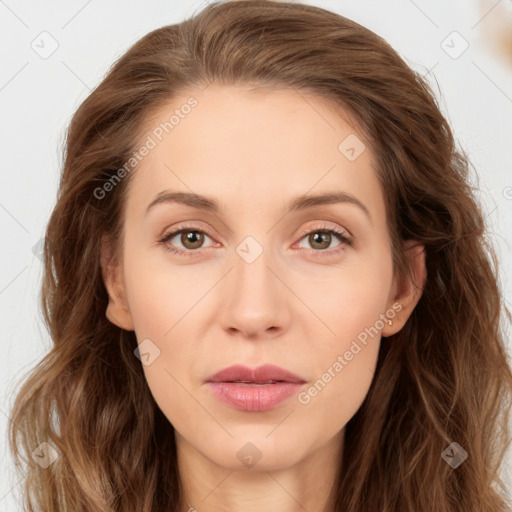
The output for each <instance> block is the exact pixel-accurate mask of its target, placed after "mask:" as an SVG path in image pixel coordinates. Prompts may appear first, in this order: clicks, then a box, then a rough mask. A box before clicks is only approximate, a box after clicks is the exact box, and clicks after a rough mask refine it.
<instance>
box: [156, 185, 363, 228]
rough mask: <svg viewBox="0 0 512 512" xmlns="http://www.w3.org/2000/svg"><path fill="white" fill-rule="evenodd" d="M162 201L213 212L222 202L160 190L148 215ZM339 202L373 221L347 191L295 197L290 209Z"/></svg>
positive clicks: (184, 193)
mask: <svg viewBox="0 0 512 512" xmlns="http://www.w3.org/2000/svg"><path fill="white" fill-rule="evenodd" d="M162 203H178V204H183V205H185V206H190V207H192V208H197V209H199V210H205V211H209V212H212V213H219V212H220V210H221V207H220V203H219V202H218V201H217V200H216V199H214V198H211V197H206V196H202V195H199V194H195V193H193V192H172V191H163V192H160V193H159V194H158V195H157V196H156V197H155V199H153V201H151V203H150V204H149V205H148V207H147V209H146V215H147V214H148V212H149V211H150V210H151V208H153V207H154V206H156V205H157V204H162ZM337 203H349V204H353V205H355V206H357V207H358V208H360V209H361V210H362V211H363V212H364V213H365V215H366V216H367V217H368V219H369V220H370V221H371V215H370V212H369V211H368V208H367V207H366V206H365V205H364V204H363V203H362V202H361V201H359V199H357V198H356V197H354V196H353V195H351V194H348V193H347V192H328V193H324V194H304V195H302V196H298V197H296V198H295V199H293V200H292V201H291V202H290V204H289V206H288V210H289V211H291V212H292V211H302V210H305V209H307V208H312V207H314V206H322V205H327V204H337Z"/></svg>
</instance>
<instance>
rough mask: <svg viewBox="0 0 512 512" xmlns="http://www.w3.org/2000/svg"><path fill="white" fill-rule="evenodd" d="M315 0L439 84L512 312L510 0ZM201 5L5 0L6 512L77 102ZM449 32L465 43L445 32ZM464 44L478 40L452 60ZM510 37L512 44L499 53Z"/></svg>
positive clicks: (1, 378)
mask: <svg viewBox="0 0 512 512" xmlns="http://www.w3.org/2000/svg"><path fill="white" fill-rule="evenodd" d="M306 3H309V4H311V5H317V6H320V7H324V8H327V9H330V10H332V11H335V12H337V13H339V14H341V15H343V16H346V17H348V18H352V19H353V20H355V21H357V22H359V23H361V24H362V25H364V26H366V27H368V28H369V29H371V30H373V31H375V32H377V33H378V34H379V35H381V36H383V37H384V38H385V39H386V40H387V41H388V42H389V43H390V44H391V46H393V47H394V48H395V49H396V50H397V51H398V52H399V53H400V54H401V55H402V57H403V58H404V59H405V60H406V62H407V63H408V64H409V65H410V66H411V67H413V69H415V70H417V71H420V72H421V73H422V74H426V75H427V77H428V79H429V81H430V82H431V83H432V84H433V85H434V90H435V91H436V95H437V96H438V98H439V100H440V102H441V106H442V110H443V113H444V114H445V116H446V117H447V119H448V121H449V122H450V124H451V126H452V128H453V129H454V133H455V136H456V138H457V139H458V141H459V143H460V145H461V146H462V147H463V148H464V149H465V150H466V151H467V153H468V155H469V157H470V159H471V161H472V163H473V164H474V166H475V168H476V170H477V172H478V176H479V180H478V185H479V188H480V190H481V199H482V202H483V203H484V210H485V212H486V222H487V225H488V231H489V236H490V237H491V238H492V240H493V241H494V243H495V244H496V247H497V250H498V255H499V258H500V263H501V268H500V279H501V286H502V290H503V296H504V298H505V300H506V301H507V306H508V307H509V308H510V307H511V303H512V300H511V296H512V289H511V282H510V276H511V275H512V272H511V270H512V268H511V265H512V255H511V249H510V239H509V237H508V235H509V234H510V233H511V232H512V215H511V213H512V173H511V169H512V165H511V164H512V162H511V160H512V158H511V154H510V145H511V141H512V122H511V118H512V0H452V1H451V2H447V1H446V0H428V1H427V0H414V1H412V0H388V1H386V2H378V1H376V0H359V1H357V2H354V1H349V0H341V1H334V0H330V1H329V0H322V1H320V0H310V1H308V2H306ZM205 5H206V0H197V1H192V0H175V1H172V0H167V1H163V0H152V1H151V2H144V3H143V2H142V1H140V0H139V1H130V2H127V1H124V2H122V1H121V0H115V1H110V2H109V3H108V4H107V3H106V2H100V1H99V0H88V1H87V0H73V1H67V2H65V1H64V0H60V1H56V0H52V1H47V2H41V3H39V2H36V1H23V0H22V1H18V2H15V1H14V0H5V1H4V0H0V40H1V45H2V49H3V52H2V54H1V55H0V59H1V63H0V102H1V122H0V130H1V134H0V155H1V159H2V166H1V172H2V186H1V188H0V226H1V247H2V260H1V262H2V264H1V266H0V313H1V319H0V329H1V334H2V342H1V349H2V351H1V357H2V358H1V364H0V392H1V397H0V436H1V437H0V461H1V462H0V471H1V474H0V512H7V511H9V512H11V511H13V512H14V511H18V510H20V506H19V503H20V501H19V495H18V492H19V489H20V488H21V486H20V485H18V484H19V481H18V479H17V478H16V474H15V472H14V470H13V466H12V462H11V459H10V454H9V451H8V447H7V438H6V426H7V415H8V414H9V410H10V406H11V404H12V399H13V394H12V391H13V388H14V386H15V384H16V382H17V380H18V379H19V378H20V377H21V375H22V374H23V373H24V372H25V371H27V370H29V369H30V368H31V367H32V366H33V365H34V363H36V362H37V361H38V360H39V359H40V358H41V357H42V356H43V354H44V353H46V352H47V351H48V349H49V347H50V340H49V338H48V335H47V333H46V332H45V330H44V327H43V324H42V322H41V314H40V310H39V302H38V301H39V287H40V282H41V275H42V266H41V262H40V259H39V258H38V256H37V255H36V254H35V253H37V251H34V250H33V248H34V246H37V244H38V242H39V241H40V240H41V238H42V237H43V236H44V229H45V225H46V222H47V220H48V218H49V215H50V212H51V210H52V207H53V205H54V202H55V197H56V190H57V185H58V178H59V172H60V152H61V150H62V147H63V136H64V131H65V128H66V126H67V124H68V122H69V120H70V118H71V115H72V114H73V112H74V111H75V109H76V108H77V107H78V105H79V104H80V103H81V102H82V101H83V100H84V99H85V97H86V96H87V95H88V94H89V92H90V91H91V90H92V89H93V88H94V87H95V86H96V85H97V84H98V83H99V82H100V80H101V78H102V77H103V75H104V74H105V73H106V71H107V69H108V67H109V66H110V65H111V64H112V63H113V62H114V60H115V59H116V58H118V57H119V56H120V55H121V54H122V53H124V52H125V51H126V50H127V49H128V47H129V46H130V45H131V44H132V43H134V42H135V41H136V40H137V39H139V38H140V37H142V36H143V35H144V34H146V33H147V32H149V31H150V30H153V29H155V28H158V27H160V26H163V25H168V24H172V23H177V22H180V21H182V20H183V19H184V18H185V17H188V16H191V15H192V14H193V13H194V12H196V11H198V10H200V9H202V8H203V7H204V6H205ZM44 31H46V32H48V33H49V34H50V35H51V38H53V39H55V41H56V42H57V43H56V44H58V48H57V49H56V51H55V52H54V53H53V54H52V55H50V56H49V57H48V58H46V59H43V58H41V57H40V56H39V55H38V53H36V51H35V50H34V49H33V48H32V46H35V45H37V44H38V45H39V47H42V46H43V43H41V39H42V38H46V39H45V43H44V45H45V48H46V49H47V50H48V48H51V46H50V45H51V38H50V36H45V35H43V36H41V35H40V34H41V33H42V32H44ZM453 31H457V32H458V33H459V34H460V36H462V38H463V39H462V38H460V37H459V36H457V35H455V36H453V35H451V36H450V34H451V33H452V32H453ZM507 34H508V35H507ZM448 36H450V37H449V38H448V39H446V38H447V37H448ZM464 40H465V41H467V43H468V44H469V47H468V48H467V50H466V51H465V52H464V53H462V54H461V55H460V56H459V57H458V58H453V54H454V53H456V52H457V53H458V52H459V51H460V50H461V49H463V46H461V45H463V44H465V43H464ZM443 41H445V42H444V43H443ZM507 44H508V45H509V50H508V53H507V52H506V51H504V50H503V48H504V47H505V45H507ZM448 46H451V47H452V48H451V50H450V49H449V47H448ZM445 49H446V50H448V51H449V52H450V51H451V52H452V56H450V55H449V54H448V53H447V52H446V51H445ZM40 51H42V50H40ZM507 333H508V334H509V333H510V331H509V330H508V328H507ZM508 343H510V336H508ZM509 346H510V345H509ZM468 463H469V461H468ZM511 466H512V459H511V458H510V456H509V458H508V459H507V464H506V470H507V472H508V476H507V475H504V476H505V478H506V479H507V482H508V486H509V489H512V478H511V475H512V469H511ZM17 504H18V505H17Z"/></svg>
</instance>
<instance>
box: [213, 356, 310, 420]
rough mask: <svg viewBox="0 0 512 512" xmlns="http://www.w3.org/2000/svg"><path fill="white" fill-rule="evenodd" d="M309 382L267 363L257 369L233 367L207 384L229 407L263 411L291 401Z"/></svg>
mask: <svg viewBox="0 0 512 512" xmlns="http://www.w3.org/2000/svg"><path fill="white" fill-rule="evenodd" d="M306 382H307V381H305V380H304V379H303V378H302V377H299V376H298V375H295V374H294V373H291V372H289V371H288V370H285V369H283V368H280V367H279V366H274V365H271V364H266V365H263V366H260V367H258V368H254V369H251V368H248V367H247V366H242V365H235V366H230V367H229V368H225V369H224V370H221V371H220V372H217V373H216V374H214V375H212V376H211V377H209V378H208V379H207V380H206V381H205V384H206V386H207V387H208V388H209V390H210V391H211V392H212V393H213V395H214V396H215V397H216V398H218V399H219V400H220V401H221V402H223V403H224V404H225V405H228V406H229V407H232V408H234V409H238V410H241V411H245V412H263V411H268V410H271V409H274V408H275V407H277V406H278V405H279V404H280V403H282V402H285V401H286V400H288V399H290V397H291V396H293V395H294V394H296V393H298V392H299V391H300V389H301V388H302V386H303V385H304V384H305V383H306Z"/></svg>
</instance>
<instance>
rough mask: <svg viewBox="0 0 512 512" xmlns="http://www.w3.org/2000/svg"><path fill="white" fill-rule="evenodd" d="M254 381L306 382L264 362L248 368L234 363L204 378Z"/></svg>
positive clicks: (216, 380) (218, 380)
mask: <svg viewBox="0 0 512 512" xmlns="http://www.w3.org/2000/svg"><path fill="white" fill-rule="evenodd" d="M236 381H241V382H254V383H265V382H268V381H274V382H276V381H281V382H294V383H298V384H303V383H304V382H306V381H305V380H304V379H303V378H302V377H299V376H298V375H295V374H294V373H292V372H289V371H288V370H285V369H284V368H280V367H279V366H275V365H273V364H264V365H262V366H258V367H257V368H249V367H248V366H243V365H240V364H236V365H234V366H229V367H227V368H224V369H223V370H221V371H220V372H217V373H215V374H214V375H211V376H210V377H208V379H206V382H236Z"/></svg>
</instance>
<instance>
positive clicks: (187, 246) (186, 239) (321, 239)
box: [159, 226, 352, 256]
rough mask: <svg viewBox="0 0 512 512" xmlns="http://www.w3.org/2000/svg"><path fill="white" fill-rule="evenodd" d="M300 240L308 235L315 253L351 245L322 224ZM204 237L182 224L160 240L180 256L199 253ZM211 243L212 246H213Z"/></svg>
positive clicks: (335, 231)
mask: <svg viewBox="0 0 512 512" xmlns="http://www.w3.org/2000/svg"><path fill="white" fill-rule="evenodd" d="M301 235H302V237H301V240H303V239H304V238H306V237H308V242H309V243H310V245H311V246H312V252H313V253H314V254H315V256H316V255H318V253H322V252H328V253H337V252H338V251H341V250H343V249H344V248H345V247H347V246H352V239H351V237H350V236H349V235H348V234H347V233H346V232H344V231H341V230H339V229H337V228H332V227H327V226H322V227H320V228H315V229H312V230H311V229H310V230H306V231H304V232H302V233H301ZM333 235H334V237H335V238H337V239H338V241H339V242H340V243H339V244H338V245H337V246H336V248H335V249H334V250H333V251H327V250H326V249H328V248H329V246H330V245H331V243H332V238H333ZM205 237H207V238H211V237H210V236H209V235H208V233H207V232H205V231H203V230H201V229H198V228H196V227H193V226H183V227H181V228H180V229H178V230H175V231H172V232H171V233H167V234H166V235H164V236H163V237H162V238H161V239H160V240H159V243H161V244H162V245H163V246H164V247H165V249H166V250H168V251H170V252H172V253H173V254H178V255H180V256H192V255H194V254H200V253H201V250H200V249H203V248H204V247H203V244H204V240H205ZM174 238H177V239H178V242H179V243H181V244H182V247H183V248H182V249H181V248H179V247H176V245H175V244H176V242H174V243H171V242H172V240H173V239H174ZM214 245H215V244H213V245H212V246H214Z"/></svg>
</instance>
